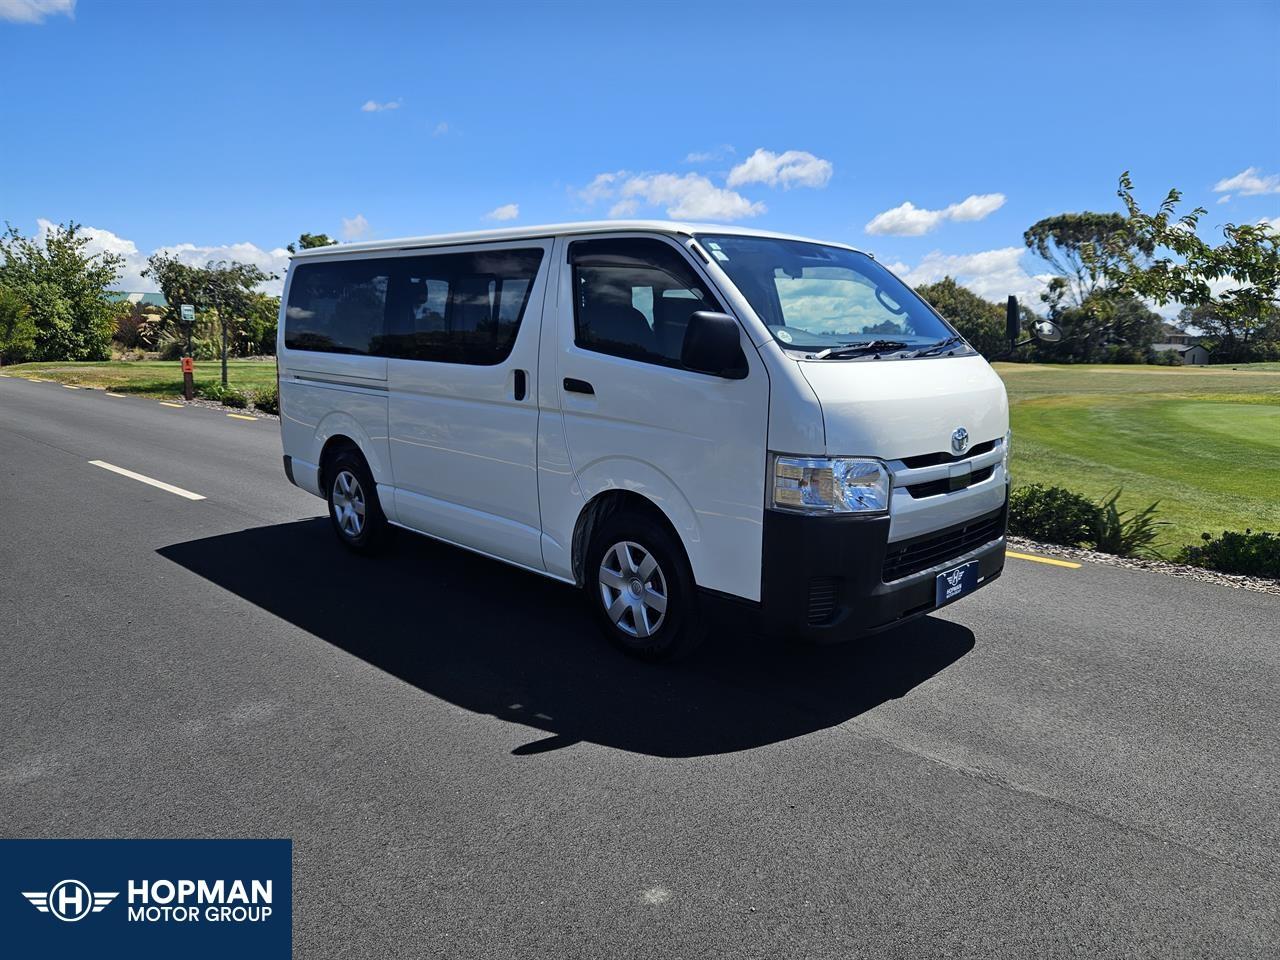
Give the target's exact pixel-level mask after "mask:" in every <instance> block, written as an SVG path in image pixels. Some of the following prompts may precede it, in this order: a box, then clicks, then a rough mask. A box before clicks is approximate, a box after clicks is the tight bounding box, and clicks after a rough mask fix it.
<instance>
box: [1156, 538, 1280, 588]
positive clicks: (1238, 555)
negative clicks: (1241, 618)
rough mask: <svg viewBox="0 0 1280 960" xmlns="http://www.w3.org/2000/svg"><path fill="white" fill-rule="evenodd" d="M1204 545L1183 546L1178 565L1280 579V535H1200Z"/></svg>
mask: <svg viewBox="0 0 1280 960" xmlns="http://www.w3.org/2000/svg"><path fill="white" fill-rule="evenodd" d="M1200 539H1201V540H1203V541H1204V542H1203V543H1202V544H1200V545H1198V546H1189V547H1183V548H1182V550H1181V551H1180V552H1179V553H1178V562H1179V563H1189V564H1191V565H1192V566H1195V567H1204V568H1206V569H1208V570H1220V571H1222V572H1223V573H1243V574H1246V575H1248V576H1251V577H1275V578H1277V579H1280V533H1254V532H1253V531H1252V530H1246V531H1245V532H1244V533H1234V532H1232V531H1229V530H1224V531H1223V533H1222V536H1220V537H1211V536H1209V534H1207V533H1202V534H1201V535H1200Z"/></svg>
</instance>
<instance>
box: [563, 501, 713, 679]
mask: <svg viewBox="0 0 1280 960" xmlns="http://www.w3.org/2000/svg"><path fill="white" fill-rule="evenodd" d="M584 579H585V581H586V582H585V590H586V594H587V602H588V604H590V606H591V608H592V611H593V613H594V615H595V617H596V620H597V622H598V623H599V624H600V627H601V629H602V630H603V631H604V633H605V635H606V636H608V637H609V639H610V640H611V641H612V642H613V643H615V644H616V645H618V646H619V647H621V648H622V649H623V650H624V651H626V652H627V653H629V654H632V655H633V656H637V657H641V658H643V659H646V660H663V659H668V658H672V657H678V656H681V655H683V654H685V653H688V652H689V651H690V650H692V649H693V648H694V647H696V646H697V645H698V643H699V642H700V641H701V639H702V636H703V630H702V623H701V621H700V619H699V616H698V609H697V595H696V593H695V589H694V583H693V574H692V572H691V571H690V569H689V561H688V560H687V559H686V558H685V555H684V550H683V549H682V548H681V546H680V543H679V541H677V540H676V538H675V537H674V536H673V535H672V534H671V532H670V531H668V530H667V529H666V527H665V526H664V525H663V524H661V523H659V522H657V521H656V520H654V519H653V518H652V517H650V516H647V515H645V514H644V513H640V512H637V511H621V512H619V513H615V514H613V515H612V516H610V517H608V518H607V519H605V521H604V522H603V523H602V524H601V525H600V526H599V528H597V530H596V531H595V534H594V536H593V537H592V538H591V545H590V547H589V549H588V551H587V557H586V567H585V578H584Z"/></svg>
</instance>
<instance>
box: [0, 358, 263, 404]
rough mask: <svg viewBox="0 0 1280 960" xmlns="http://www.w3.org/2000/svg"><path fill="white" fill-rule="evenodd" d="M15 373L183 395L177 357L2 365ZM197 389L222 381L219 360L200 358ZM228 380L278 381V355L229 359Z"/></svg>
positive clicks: (246, 386)
mask: <svg viewBox="0 0 1280 960" xmlns="http://www.w3.org/2000/svg"><path fill="white" fill-rule="evenodd" d="M0 373H6V374H8V375H9V376H11V377H28V378H35V379H39V380H55V381H57V382H58V383H69V384H71V385H72V386H77V387H98V388H101V389H104V390H112V391H114V392H116V393H141V394H144V395H146V396H149V397H181V396H182V364H181V363H180V362H179V361H177V360H113V361H110V362H105V361H104V362H102V363H18V364H14V365H12V366H7V367H0ZM195 381H196V389H197V390H198V389H199V388H200V386H201V385H202V384H215V383H220V382H221V381H222V367H221V364H220V363H219V362H218V361H217V360H198V361H196V369H195ZM227 382H228V383H229V384H230V385H231V386H233V387H235V388H237V389H240V390H246V391H249V390H258V389H260V388H262V387H268V386H272V385H273V384H275V382H276V364H275V359H274V358H268V359H266V360H229V361H227Z"/></svg>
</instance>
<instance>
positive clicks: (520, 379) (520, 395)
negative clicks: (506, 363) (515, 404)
mask: <svg viewBox="0 0 1280 960" xmlns="http://www.w3.org/2000/svg"><path fill="white" fill-rule="evenodd" d="M528 383H529V379H528V374H526V373H525V372H524V371H523V370H517V371H516V382H515V390H514V391H513V392H514V393H515V397H516V400H523V399H524V395H525V393H526V392H527V391H528V389H529V387H528Z"/></svg>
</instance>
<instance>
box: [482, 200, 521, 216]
mask: <svg viewBox="0 0 1280 960" xmlns="http://www.w3.org/2000/svg"><path fill="white" fill-rule="evenodd" d="M518 216H520V204H518V203H504V204H503V205H502V206H500V207H494V208H493V209H492V210H490V211H489V212H488V213H486V214H485V215H484V218H485V219H486V220H514V219H515V218H516V217H518Z"/></svg>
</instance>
